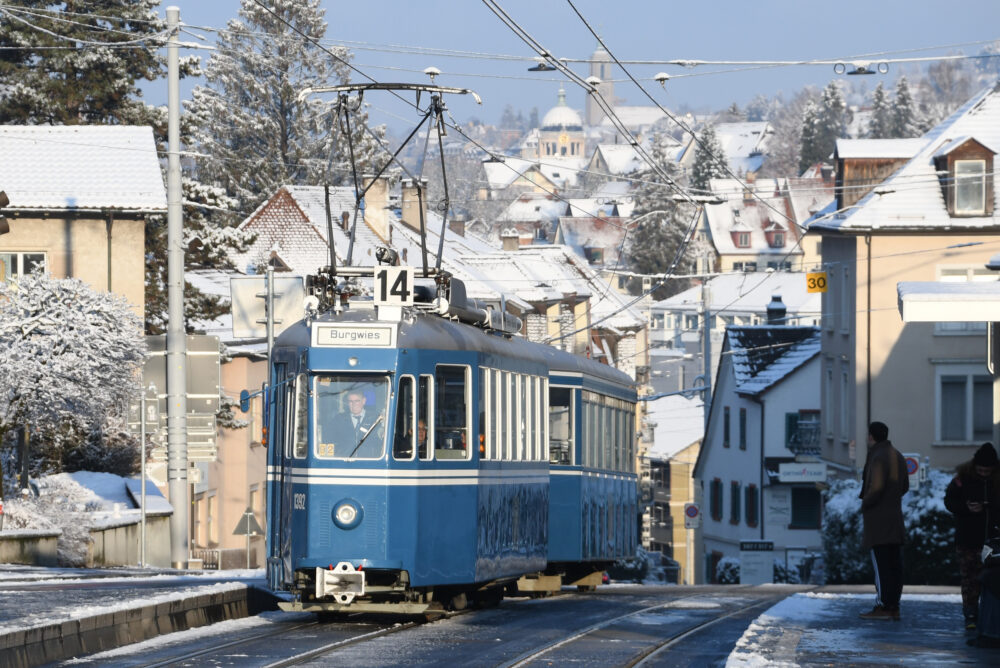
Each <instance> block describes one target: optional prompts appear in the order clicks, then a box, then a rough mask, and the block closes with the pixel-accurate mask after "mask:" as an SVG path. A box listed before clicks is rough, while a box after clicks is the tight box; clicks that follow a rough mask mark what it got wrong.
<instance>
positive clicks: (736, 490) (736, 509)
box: [729, 480, 741, 524]
mask: <svg viewBox="0 0 1000 668" xmlns="http://www.w3.org/2000/svg"><path fill="white" fill-rule="evenodd" d="M740 500H741V499H740V483H739V482H737V481H735V480H733V481H732V482H730V483H729V523H730V524H739V523H740Z"/></svg>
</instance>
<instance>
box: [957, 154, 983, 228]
mask: <svg viewBox="0 0 1000 668" xmlns="http://www.w3.org/2000/svg"><path fill="white" fill-rule="evenodd" d="M984 213H986V161H985V160H956V161H955V214H956V215H960V216H975V215H979V216H981V215H983V214H984Z"/></svg>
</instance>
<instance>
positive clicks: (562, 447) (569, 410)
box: [543, 385, 576, 466]
mask: <svg viewBox="0 0 1000 668" xmlns="http://www.w3.org/2000/svg"><path fill="white" fill-rule="evenodd" d="M553 394H557V396H556V400H557V401H558V403H553V401H552V398H553V397H552V395H553ZM574 395H575V392H574V391H573V388H571V387H562V386H559V385H555V386H552V385H550V386H549V388H548V392H546V396H547V397H548V405H547V406H546V411H545V415H547V416H548V420H543V423H544V424H546V425H548V423H549V422H551V421H552V420H555V422H556V426H557V428H558V429H559V434H558V436H562V435H563V434H562V431H563V430H562V427H563V426H565V436H566V438H560V439H558V440H559V443H557V444H556V445H557V446H559V447H555V448H554V446H553V443H552V439H553V433H555V432H553V430H552V427H551V426H549V427H548V431H547V432H546V436H547V437H548V440H547V443H548V452H547V453H546V457H545V458H546V460H547V461H548V462H549V463H550V464H556V465H558V466H573V465H574V464H575V463H576V452H575V450H576V448H574V447H573V446H574V443H575V442H576V439H575V436H576V422H575V420H574V417H575V410H574V406H573V404H574V403H575V402H574V401H573V399H574ZM564 409H565V417H563V412H564ZM555 411H558V413H557V412H555ZM553 453H556V461H553V460H552V455H553ZM561 453H564V454H566V455H568V456H566V457H563V456H561Z"/></svg>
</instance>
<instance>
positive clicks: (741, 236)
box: [736, 232, 750, 248]
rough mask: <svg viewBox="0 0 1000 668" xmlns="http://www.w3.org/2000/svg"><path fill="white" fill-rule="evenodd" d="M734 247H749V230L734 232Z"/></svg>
mask: <svg viewBox="0 0 1000 668" xmlns="http://www.w3.org/2000/svg"><path fill="white" fill-rule="evenodd" d="M736 247H737V248H750V233H749V232H737V233H736Z"/></svg>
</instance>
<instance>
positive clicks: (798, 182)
mask: <svg viewBox="0 0 1000 668" xmlns="http://www.w3.org/2000/svg"><path fill="white" fill-rule="evenodd" d="M785 183H786V192H787V193H788V202H789V204H791V207H792V218H794V219H795V222H796V223H798V224H799V225H801V224H802V223H804V222H805V221H807V220H808V219H809V218H810V217H811V216H814V215H815V214H816V212H817V211H822V210H823V208H824V207H826V206H827V205H828V204H829V203H830V202H832V201H833V200H834V197H835V195H834V189H833V186H834V184H833V181H829V182H826V181H823V179H822V178H818V177H815V178H805V177H803V178H794V177H793V178H788V179H785Z"/></svg>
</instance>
